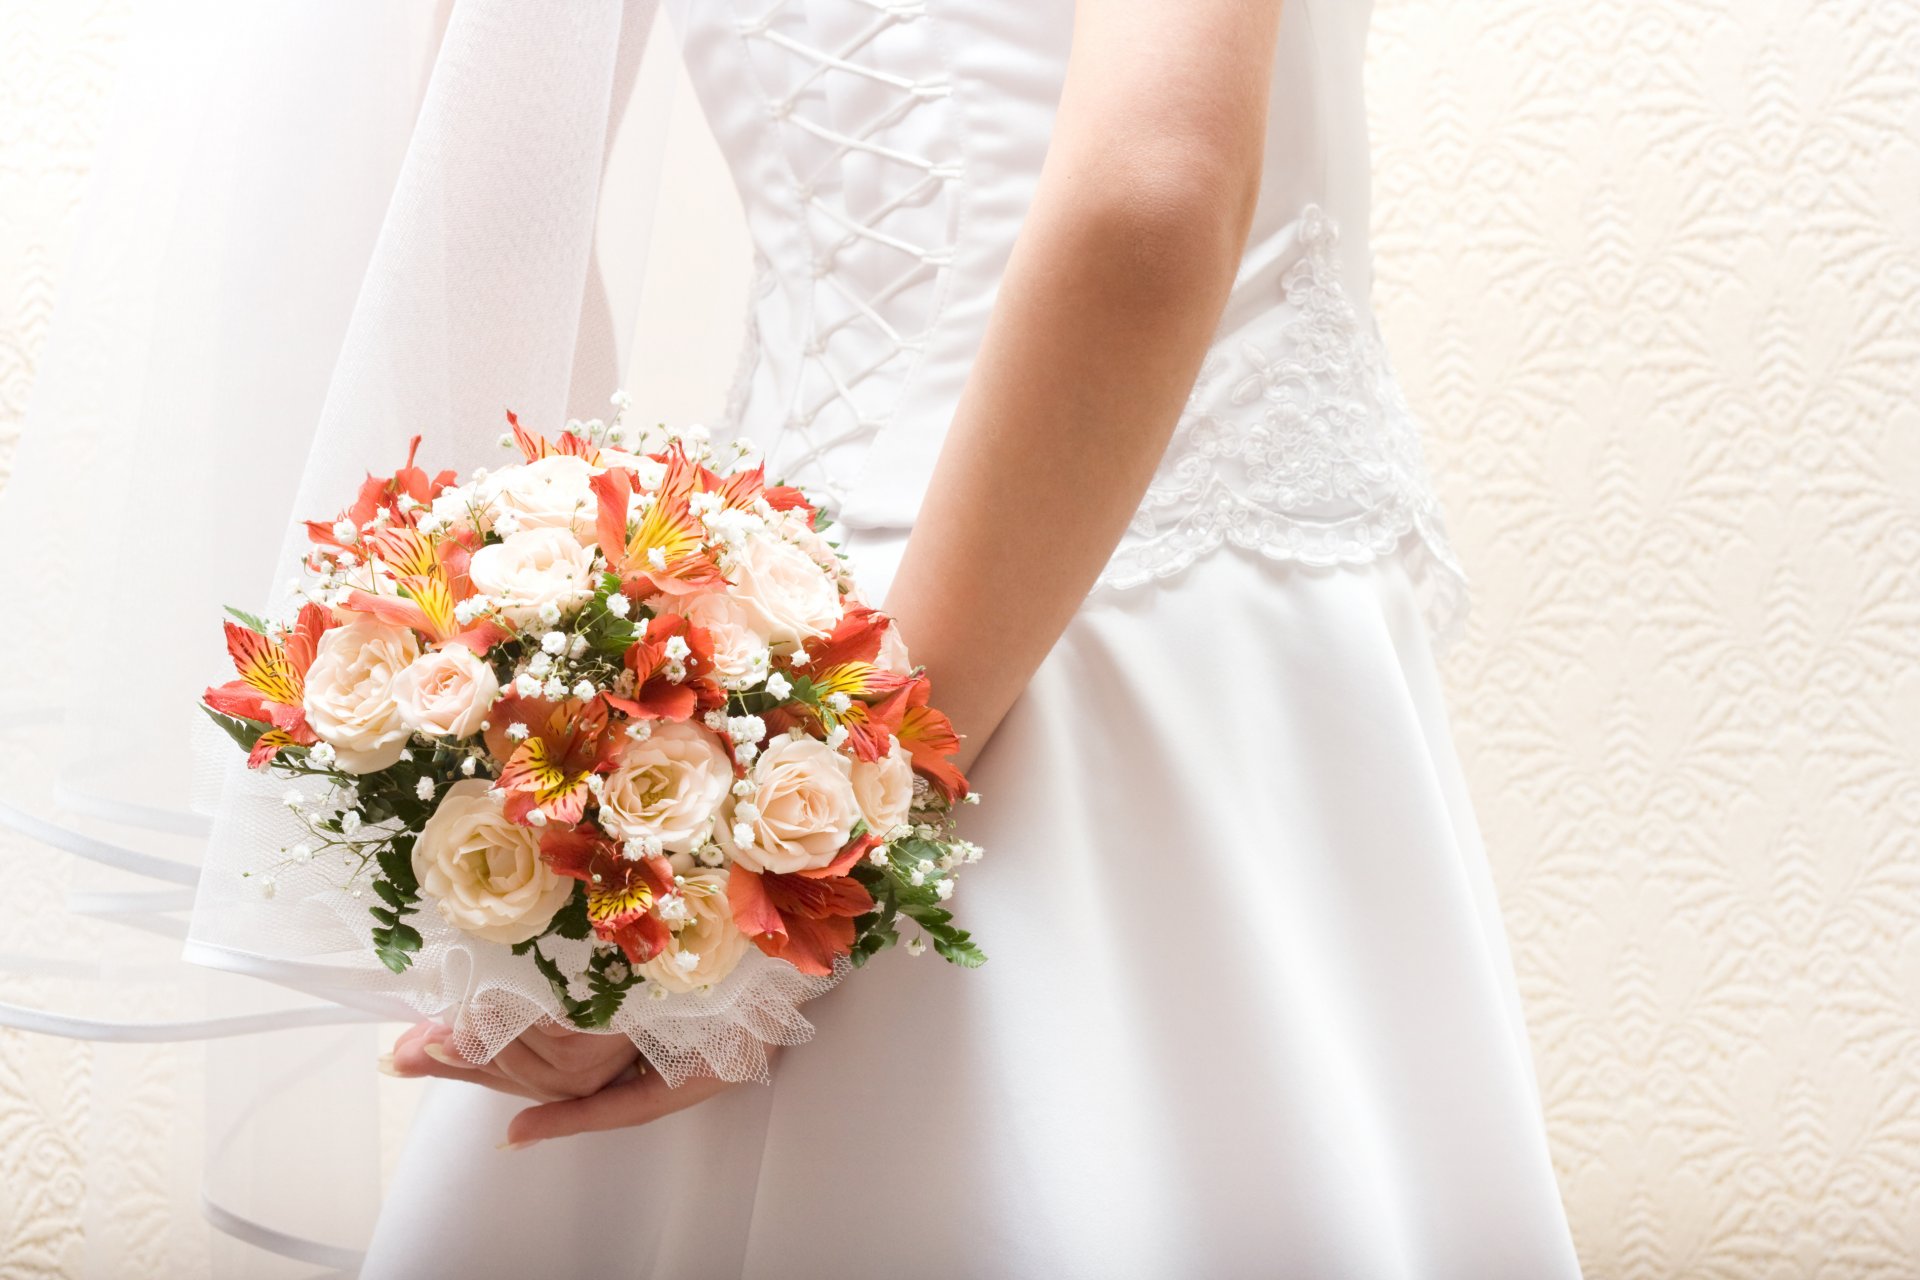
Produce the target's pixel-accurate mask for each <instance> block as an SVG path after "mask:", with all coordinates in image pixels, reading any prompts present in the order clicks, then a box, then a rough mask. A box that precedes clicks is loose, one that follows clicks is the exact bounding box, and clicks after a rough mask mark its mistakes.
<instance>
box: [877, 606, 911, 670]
mask: <svg viewBox="0 0 1920 1280" xmlns="http://www.w3.org/2000/svg"><path fill="white" fill-rule="evenodd" d="M873 663H874V665H875V666H877V667H879V668H880V669H881V670H882V671H891V672H892V673H893V674H894V675H897V676H904V675H906V674H907V673H908V672H910V671H912V670H913V660H912V659H911V658H909V657H908V656H907V642H906V641H905V640H902V639H901V638H900V624H899V623H897V622H894V621H892V620H891V619H889V620H888V623H887V629H886V630H885V631H884V632H882V633H881V635H880V653H879V655H878V656H877V657H875V658H874V660H873Z"/></svg>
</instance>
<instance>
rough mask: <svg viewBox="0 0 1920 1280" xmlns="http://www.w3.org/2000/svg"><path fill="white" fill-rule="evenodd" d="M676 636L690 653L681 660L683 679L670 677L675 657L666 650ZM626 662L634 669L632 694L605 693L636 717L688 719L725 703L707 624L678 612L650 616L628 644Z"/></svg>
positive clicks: (725, 699) (617, 707) (643, 718)
mask: <svg viewBox="0 0 1920 1280" xmlns="http://www.w3.org/2000/svg"><path fill="white" fill-rule="evenodd" d="M676 637H678V638H679V639H681V640H683V641H685V642H686V646H687V653H686V656H685V657H683V658H681V659H679V664H680V667H681V669H682V672H683V674H682V675H681V678H680V679H678V680H670V679H668V678H667V676H668V673H669V672H670V670H671V669H672V667H673V664H674V659H672V658H670V657H668V656H667V650H668V644H669V642H670V641H672V640H673V639H675V638H676ZM625 662H626V665H627V669H628V670H629V671H631V672H633V677H634V691H633V696H632V697H630V698H623V697H618V696H616V695H614V694H608V695H606V697H607V701H608V702H609V703H611V704H612V705H613V707H614V708H615V709H616V710H619V711H624V712H626V713H627V714H628V715H630V716H632V717H633V718H634V719H636V720H687V719H690V718H692V717H693V716H695V715H698V714H704V713H706V712H708V711H712V710H713V709H714V708H716V707H723V706H725V705H726V703H727V694H726V690H724V689H722V688H721V687H720V683H719V681H717V680H715V679H714V678H713V641H712V640H711V639H710V638H709V637H708V635H707V630H706V628H705V627H697V626H695V625H694V624H693V623H692V622H690V621H689V620H688V619H687V618H685V617H683V616H682V615H680V614H677V613H662V614H656V615H655V616H654V617H652V618H650V619H648V621H647V629H646V631H645V632H644V633H643V634H642V635H641V637H640V639H638V640H636V641H634V642H633V643H632V644H631V645H629V646H627V654H626V658H625Z"/></svg>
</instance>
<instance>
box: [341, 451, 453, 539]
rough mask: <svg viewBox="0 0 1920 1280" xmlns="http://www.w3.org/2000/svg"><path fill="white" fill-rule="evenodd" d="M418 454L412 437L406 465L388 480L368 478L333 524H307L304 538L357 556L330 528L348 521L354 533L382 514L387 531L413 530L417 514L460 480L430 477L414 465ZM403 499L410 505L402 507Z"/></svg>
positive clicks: (447, 475)
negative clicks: (350, 504) (394, 528)
mask: <svg viewBox="0 0 1920 1280" xmlns="http://www.w3.org/2000/svg"><path fill="white" fill-rule="evenodd" d="M419 451H420V437H419V436H415V437H414V438H413V439H412V440H409V441H408V442H407V461H406V463H405V464H404V465H403V466H401V468H400V469H399V470H398V471H395V472H394V473H393V474H392V475H391V476H375V475H369V476H368V477H367V478H366V479H365V480H363V481H362V482H361V484H360V493H359V495H358V496H356V497H355V498H354V500H353V505H352V506H350V507H348V508H347V509H346V510H345V511H343V512H341V513H340V514H339V516H337V517H335V518H334V519H333V520H309V521H307V537H308V538H309V539H310V540H311V541H312V542H313V543H314V545H315V546H320V547H328V548H331V549H332V550H334V551H336V552H350V553H352V554H355V555H359V554H360V553H361V551H360V548H359V547H357V546H352V545H349V544H347V543H344V542H342V541H340V539H339V538H338V537H337V536H335V534H334V532H333V526H334V525H335V524H337V523H339V522H340V521H341V520H347V521H351V522H352V524H353V527H354V528H355V529H364V528H366V526H367V523H368V522H369V521H371V520H372V519H373V518H374V516H375V515H377V514H379V513H380V512H381V511H385V512H386V513H387V517H388V520H389V522H390V527H400V528H411V527H413V524H414V522H415V520H416V519H417V517H418V513H419V512H420V511H421V510H422V509H424V508H426V507H429V506H431V505H432V504H433V500H434V499H435V498H437V497H439V496H440V493H441V491H442V490H444V489H446V488H448V487H449V486H451V485H454V484H457V483H459V480H460V476H459V474H458V473H457V472H453V471H442V472H440V473H439V474H438V475H436V476H432V477H429V476H428V475H427V473H426V472H425V471H423V470H421V469H420V468H419V467H417V466H415V465H414V462H413V458H414V455H415V454H416V453H418V452H419ZM403 498H405V499H408V500H409V501H410V503H411V504H413V505H409V504H407V503H402V501H401V499H403Z"/></svg>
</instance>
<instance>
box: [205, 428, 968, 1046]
mask: <svg viewBox="0 0 1920 1280" xmlns="http://www.w3.org/2000/svg"><path fill="white" fill-rule="evenodd" d="M616 403H617V404H620V405H622V406H624V403H625V400H624V397H617V398H616ZM508 421H509V423H510V424H511V425H512V428H513V429H512V431H511V433H510V434H508V435H506V436H503V437H502V444H503V445H504V446H505V447H507V448H509V449H516V450H517V458H516V460H515V461H514V462H513V463H512V464H511V465H505V466H501V467H499V468H497V469H494V470H490V471H489V470H476V471H475V472H474V473H473V474H472V475H471V476H469V477H468V478H467V479H466V480H465V481H462V480H460V478H459V477H457V476H456V475H455V474H454V473H453V472H451V471H443V472H441V473H439V474H438V475H431V476H430V475H429V474H428V473H427V472H426V471H425V470H423V469H422V468H420V467H419V466H417V465H415V463H414V453H415V452H417V450H418V448H419V444H420V441H419V438H418V437H416V438H415V439H414V441H413V445H412V448H411V449H410V450H409V453H408V457H407V462H406V465H404V466H402V467H401V468H400V469H399V470H397V471H395V472H394V473H393V474H392V475H390V476H378V477H376V476H369V477H368V478H367V480H366V481H365V483H364V484H363V485H362V486H361V488H360V491H359V493H358V495H357V496H356V497H355V498H354V501H353V503H352V505H351V506H349V507H348V508H347V509H346V510H345V511H344V512H342V513H341V514H340V515H339V516H338V517H337V518H334V519H330V520H319V521H313V522H309V524H308V526H307V527H308V531H309V535H310V538H311V542H312V550H311V552H310V554H309V555H308V556H307V558H306V562H305V568H306V570H307V571H308V575H309V576H307V577H306V578H304V579H303V583H304V585H303V586H302V588H301V590H300V593H299V596H298V599H297V601H296V604H295V606H294V610H293V612H292V613H291V615H290V616H288V617H285V618H282V619H277V620H264V619H260V618H256V617H252V616H250V615H247V614H243V613H240V612H238V611H231V610H230V611H229V612H232V613H233V615H234V618H235V621H231V622H228V623H226V638H227V649H228V652H229V653H230V654H231V656H232V659H233V663H234V666H235V668H236V669H237V671H238V678H237V679H235V680H232V681H229V682H228V683H226V684H223V685H220V686H219V687H217V688H211V689H208V690H207V692H206V694H205V707H206V710H207V712H208V714H209V715H211V716H212V717H213V718H214V719H215V721H216V722H218V723H219V724H220V725H221V727H222V728H224V729H225V730H226V731H227V733H228V734H229V735H231V736H232V737H233V738H234V740H235V741H237V742H238V743H239V744H240V746H241V747H243V748H244V749H245V750H246V751H247V753H248V764H249V765H251V766H253V767H254V768H256V769H262V770H273V771H277V772H279V773H282V774H285V775H288V776H289V778H290V779H293V780H297V782H298V785H295V786H294V787H293V789H291V790H289V791H288V792H287V794H286V797H285V800H286V803H287V805H288V807H289V808H290V809H291V810H292V811H293V812H294V813H295V814H296V815H297V816H298V817H299V819H300V821H301V826H302V829H303V830H304V831H305V833H306V836H305V838H303V839H302V840H301V841H300V842H298V843H296V844H292V845H290V846H289V847H288V848H286V849H285V850H283V851H281V853H280V855H279V856H278V858H277V859H276V860H272V861H269V862H268V863H265V864H263V865H261V866H258V867H255V868H250V869H248V870H247V871H246V872H245V873H244V874H246V875H247V876H249V877H252V878H253V880H254V882H255V883H256V884H257V886H258V888H259V890H260V892H262V893H263V894H265V895H266V896H268V897H272V896H273V894H274V892H275V889H276V884H282V883H285V882H287V880H288V877H289V875H290V873H291V872H292V870H293V869H294V868H296V867H298V868H300V869H301V870H302V873H303V874H302V876H301V877H300V879H299V880H298V881H297V882H298V883H303V884H311V883H313V881H312V879H311V872H312V870H314V869H315V868H317V867H325V868H327V880H326V883H327V884H328V885H329V886H330V888H331V890H332V891H333V892H334V893H335V894H336V895H342V894H343V895H346V896H347V897H349V898H352V899H359V900H360V903H359V905H358V906H356V907H355V908H354V910H356V911H362V912H364V914H362V915H360V916H359V919H360V920H361V921H362V927H363V928H364V930H365V934H364V936H365V939H366V945H367V946H368V947H369V948H371V950H372V952H373V953H374V954H375V955H377V956H378V958H379V959H380V961H382V962H383V963H384V964H385V965H386V967H387V968H388V969H390V970H392V971H393V972H394V973H395V974H403V973H405V971H407V970H408V969H409V967H410V966H413V965H415V964H416V963H428V961H427V960H425V959H423V951H422V941H423V939H422V932H421V927H426V925H427V924H429V923H430V924H431V925H432V929H431V930H430V932H434V933H437V934H446V933H447V931H448V930H451V931H452V933H453V934H455V935H458V936H459V938H460V940H461V941H463V942H464V943H465V944H466V946H467V948H468V950H467V952H466V953H467V954H471V948H472V947H483V948H484V947H493V948H497V949H499V951H500V952H502V953H508V952H510V954H511V956H512V957H515V958H516V959H515V961H514V963H516V964H520V965H530V966H532V967H533V968H534V970H537V973H538V975H539V977H538V978H532V979H531V981H532V982H533V983H534V984H535V985H537V984H538V982H539V980H540V979H544V980H545V982H546V984H548V986H549V987H550V989H551V991H552V993H553V996H554V997H555V999H556V1000H557V1002H558V1004H559V1006H560V1008H561V1009H563V1010H564V1014H565V1017H566V1018H567V1019H568V1020H569V1021H571V1022H572V1023H573V1024H574V1025H575V1026H578V1027H582V1028H606V1027H609V1026H613V1025H619V1024H618V1023H616V1015H618V1014H619V1013H620V1011H621V1010H622V1008H623V1006H626V1005H627V1004H628V1002H630V1001H631V1000H633V999H634V997H635V996H637V995H645V996H648V997H650V998H652V999H654V1000H658V1001H663V1002H668V1003H669V1004H671V1003H672V1002H676V1001H699V1000H701V999H702V998H703V997H705V996H706V995H708V994H710V993H711V992H712V991H713V990H714V989H715V988H716V986H717V985H718V984H722V983H724V982H725V981H726V980H727V978H728V976H729V975H730V974H732V973H733V971H734V970H735V969H736V967H737V966H740V965H741V964H742V961H743V957H745V956H746V955H747V954H748V950H749V946H751V947H752V948H755V949H757V950H758V951H759V952H762V953H764V954H765V955H766V956H768V957H772V958H773V959H775V960H777V961H778V962H780V963H781V964H783V965H787V966H791V968H792V970H795V971H798V973H800V974H805V975H811V976H814V977H820V978H825V977H829V976H832V975H835V974H836V973H837V972H839V971H841V966H842V965H843V964H848V965H853V966H858V965H860V964H862V963H863V962H865V961H866V960H868V959H869V958H871V957H872V956H873V955H875V954H876V953H878V952H879V951H881V950H882V949H884V948H886V947H888V946H890V945H891V944H893V943H895V942H898V941H899V940H900V933H901V929H902V927H903V919H904V921H907V922H911V927H912V932H913V933H914V936H913V937H912V939H911V940H910V941H909V942H908V943H907V948H908V950H909V951H912V952H913V953H915V954H918V953H919V952H920V951H921V950H923V949H924V947H925V946H926V945H927V943H929V942H930V943H931V944H932V946H933V948H934V949H935V950H936V951H937V952H938V953H939V954H940V955H942V956H944V957H945V958H946V959H948V960H950V961H952V962H954V963H956V964H960V965H965V966H975V965H978V964H980V963H981V962H982V960H983V959H984V957H983V956H982V955H981V953H980V951H979V950H978V948H976V947H975V945H974V944H973V942H972V941H971V940H970V939H969V937H968V935H967V934H966V933H965V932H964V931H963V930H961V929H958V928H956V927H955V926H954V924H953V922H952V916H951V914H950V913H949V911H948V910H947V908H946V906H945V905H944V904H945V902H946V901H947V899H948V898H949V897H950V896H951V895H952V893H953V888H954V878H955V875H956V873H957V872H958V870H959V868H960V867H961V866H962V865H964V864H966V863H969V862H972V861H974V860H976V859H977V858H978V857H979V856H980V850H979V848H978V846H976V845H973V844H971V843H969V842H968V841H966V840H963V839H960V838H959V837H958V836H957V834H956V833H955V828H954V821H953V818H954V811H955V807H956V806H957V805H958V804H959V803H961V802H962V801H965V800H968V799H971V798H972V797H969V795H968V791H967V783H966V780H965V779H964V778H963V777H962V776H961V775H960V773H959V771H958V770H957V769H956V768H955V767H954V765H953V763H952V760H951V757H952V755H953V754H954V752H955V751H956V750H957V749H958V746H959V742H958V739H957V738H956V737H955V735H954V732H953V729H952V726H951V725H950V724H949V722H948V720H947V718H946V717H945V716H944V715H942V714H941V713H940V712H939V711H937V710H935V709H934V708H933V706H932V705H930V703H929V701H928V693H929V689H928V681H927V678H926V677H925V675H924V674H922V673H920V672H919V671H917V670H915V669H914V668H913V667H912V666H911V665H910V664H909V662H908V659H907V653H906V649H905V647H904V646H903V645H902V643H901V641H900V638H899V636H898V635H897V634H896V632H895V631H894V629H893V627H892V625H891V622H890V620H889V619H888V618H887V616H886V615H885V614H883V613H880V612H879V611H877V610H875V609H873V608H870V607H868V606H867V605H866V604H864V603H863V602H862V601H861V597H860V593H859V588H858V586H857V584H856V583H855V582H854V581H853V579H852V577H851V576H850V574H849V572H848V569H847V566H846V564H845V562H844V560H843V558H842V557H841V556H840V555H839V554H838V552H837V551H836V550H835V547H834V545H833V544H832V543H831V542H829V541H828V540H827V538H826V537H824V536H823V534H822V530H823V528H824V527H826V523H827V522H826V521H825V519H824V518H823V516H822V514H821V512H820V511H819V510H818V509H817V508H816V507H815V506H814V504H812V503H810V502H809V501H808V500H807V498H806V496H805V495H804V494H802V493H801V492H799V491H798V490H796V489H793V488H789V487H785V486H779V485H770V484H768V483H766V481H765V478H764V468H763V467H762V466H760V465H749V461H750V457H751V455H750V452H749V450H748V448H747V446H744V445H740V446H735V447H733V448H731V449H729V450H726V451H725V453H726V455H727V456H726V459H725V460H724V461H723V460H722V458H721V456H720V453H721V451H719V450H715V449H714V448H712V447H711V446H710V445H709V444H708V443H707V441H706V438H705V434H704V432H701V431H700V430H699V429H697V428H695V429H693V430H691V431H689V432H686V433H670V432H667V431H665V430H664V429H654V430H652V431H647V432H635V431H631V430H629V429H627V428H624V427H623V426H622V425H621V414H620V413H618V412H616V413H615V414H614V415H613V418H612V421H611V422H610V423H603V422H600V421H594V422H589V423H569V424H568V429H567V430H566V431H565V432H563V433H561V434H560V435H558V436H557V437H556V438H553V439H548V438H546V437H543V436H541V435H538V434H535V433H533V432H530V431H528V430H526V429H524V428H523V427H522V426H521V425H520V423H519V422H518V421H517V420H516V419H514V418H513V416H512V415H511V414H510V415H508ZM417 925H419V926H421V927H416V926H417ZM442 926H444V928H443V927H442ZM424 954H425V955H431V954H433V952H432V951H431V949H430V950H429V951H428V952H426V953H424ZM375 972H378V970H375Z"/></svg>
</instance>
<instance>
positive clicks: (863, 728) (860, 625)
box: [767, 605, 910, 761]
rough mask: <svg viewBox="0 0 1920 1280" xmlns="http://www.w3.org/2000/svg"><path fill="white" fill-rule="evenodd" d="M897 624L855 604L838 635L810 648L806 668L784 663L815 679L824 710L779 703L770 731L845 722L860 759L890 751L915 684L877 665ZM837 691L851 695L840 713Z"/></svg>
mask: <svg viewBox="0 0 1920 1280" xmlns="http://www.w3.org/2000/svg"><path fill="white" fill-rule="evenodd" d="M892 625H893V621H892V619H890V618H888V617H887V616H886V615H885V614H884V613H880V612H878V611H877V610H874V609H869V608H867V607H866V606H865V605H855V606H854V607H853V608H851V609H849V610H847V612H846V615H845V616H844V617H842V618H841V619H840V625H839V626H837V627H835V628H834V629H833V632H832V634H830V635H828V636H827V637H826V638H824V639H822V640H819V641H815V642H814V643H812V644H811V645H809V646H807V649H806V652H807V663H806V666H805V667H804V668H796V667H794V666H793V665H792V663H791V660H787V661H783V662H782V663H781V664H780V665H781V666H782V667H783V668H784V669H786V670H788V671H800V672H801V673H802V674H804V675H805V676H806V677H807V679H808V680H809V681H811V682H812V684H813V689H814V692H815V693H817V694H818V695H819V697H820V701H821V704H822V705H821V706H820V707H819V709H818V710H816V709H815V708H813V707H811V706H807V705H806V704H803V703H797V702H796V703H789V704H787V705H786V706H783V707H779V708H777V709H776V710H775V711H774V712H773V713H772V714H771V715H770V716H768V717H767V727H768V729H769V731H770V732H773V733H779V732H781V731H782V730H784V729H786V728H788V727H790V726H792V725H800V726H802V727H803V728H806V729H807V730H809V731H810V732H817V733H820V734H823V735H824V734H826V733H828V732H830V731H831V730H832V729H833V727H834V726H835V725H842V726H844V727H845V728H846V730H847V744H848V745H849V746H850V747H852V748H853V754H854V755H855V757H857V758H858V759H861V760H868V761H872V760H878V759H880V758H881V757H882V756H884V755H886V753H887V737H888V735H890V734H897V733H898V732H899V729H900V717H901V714H902V713H903V712H904V711H905V710H906V698H905V690H906V687H907V685H908V684H909V683H910V678H909V677H907V676H903V675H898V674H896V673H894V672H891V671H887V670H885V669H883V668H881V667H879V666H877V665H875V659H876V658H878V657H879V655H880V641H881V638H882V637H883V636H884V635H885V634H886V630H887V628H888V627H890V626H892ZM835 694H843V695H845V697H846V699H847V705H846V707H845V708H844V709H842V710H839V711H836V710H834V709H833V707H832V706H831V705H830V700H831V699H833V695H835Z"/></svg>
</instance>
